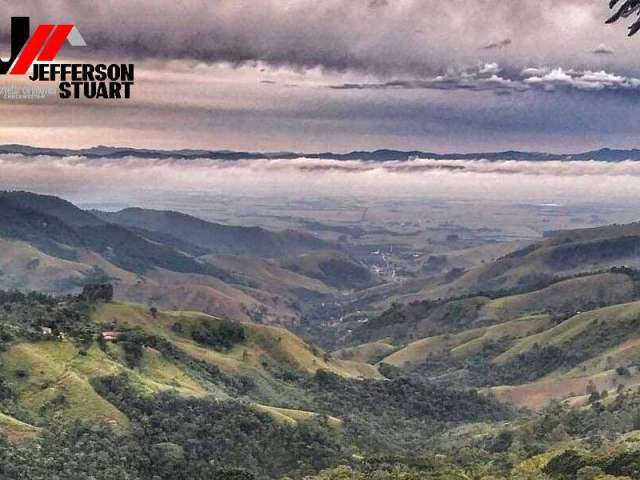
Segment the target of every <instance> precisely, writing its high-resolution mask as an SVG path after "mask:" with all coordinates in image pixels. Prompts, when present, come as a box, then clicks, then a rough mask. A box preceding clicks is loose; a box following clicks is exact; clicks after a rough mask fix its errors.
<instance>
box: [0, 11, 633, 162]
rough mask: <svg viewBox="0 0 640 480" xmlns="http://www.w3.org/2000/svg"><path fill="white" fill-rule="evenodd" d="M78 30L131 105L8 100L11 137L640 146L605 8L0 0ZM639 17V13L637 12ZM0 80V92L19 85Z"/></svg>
mask: <svg viewBox="0 0 640 480" xmlns="http://www.w3.org/2000/svg"><path fill="white" fill-rule="evenodd" d="M0 11H1V12H3V13H4V15H2V17H0V45H2V46H1V47H0V55H2V56H6V55H7V53H8V48H7V44H8V39H9V26H10V17H11V16H12V15H13V16H17V15H26V16H31V17H32V30H33V29H34V28H35V25H37V24H39V23H43V22H52V23H62V22H73V23H75V25H76V26H77V28H78V30H79V31H80V33H81V34H82V36H83V37H84V39H85V41H86V42H87V44H88V46H87V47H85V48H84V49H78V48H73V47H65V49H64V50H63V54H62V60H63V61H75V60H77V61H83V62H92V63H106V62H116V63H123V62H127V63H128V62H134V63H135V64H136V86H135V88H134V91H133V95H134V98H133V100H130V101H100V102H96V101H84V102H78V101H69V100H64V101H63V100H57V99H54V98H53V99H50V100H47V101H42V100H39V101H32V102H18V101H15V100H0V104H1V108H2V109H3V114H2V116H1V117H0V143H23V144H31V145H39V146H61V147H80V146H93V145H98V144H103V145H118V146H125V145H128V146H139V147H154V148H211V149H237V150H252V151H255V150H270V151H280V150H297V151H326V150H331V151H348V150H355V149H376V148H399V149H421V150H427V151H438V152H451V151H458V152H462V151H486V150H502V149H512V148H517V149H532V150H545V151H557V152H567V151H581V150H588V149H591V148H596V147H600V146H612V147H625V148H627V147H637V146H640V141H638V132H640V116H639V115H638V108H639V107H640V102H639V101H638V99H640V61H639V60H640V55H639V54H638V52H639V51H640V50H639V48H638V47H639V46H640V34H639V35H638V36H637V37H634V38H631V39H629V38H627V36H626V27H627V24H628V22H622V23H618V24H615V25H605V24H604V20H605V19H606V18H607V16H608V15H609V9H608V0H555V1H552V0H437V1H436V0H260V1H255V0H218V1H205V0H183V1H175V0H172V1H169V0H156V1H139V2H131V1H125V0H103V1H101V2H93V1H91V2H89V1H82V2H80V1H77V0H76V1H71V0H49V1H34V0H32V1H29V0H25V1H21V2H15V1H9V0H0ZM627 20H631V19H627ZM15 82H16V80H15V78H11V77H10V76H6V77H3V78H0V86H2V85H8V84H11V83H15Z"/></svg>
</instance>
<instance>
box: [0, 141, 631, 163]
mask: <svg viewBox="0 0 640 480" xmlns="http://www.w3.org/2000/svg"><path fill="white" fill-rule="evenodd" d="M0 154H19V155H25V156H38V155H49V156H53V157H66V156H80V157H86V158H116V159H117V158H123V157H138V158H180V159H195V158H209V159H212V160H240V159H255V160H259V159H269V158H284V159H287V158H300V157H306V158H324V159H332V160H365V161H377V162H382V161H403V160H409V159H411V158H416V157H418V158H432V159H436V160H472V159H479V158H481V159H485V160H492V161H499V160H523V161H524V160H526V161H545V160H565V161H567V160H597V161H603V162H621V161H625V160H634V161H635V160H640V149H632V150H616V149H611V148H602V149H600V150H592V151H588V152H583V153H576V154H556V153H544V152H521V151H516V150H507V151H504V152H480V153H445V154H443V153H433V152H423V151H419V150H413V151H401V150H386V149H385V150H375V151H353V152H350V153H333V152H322V153H299V152H239V151H231V150H191V149H185V150H153V149H139V148H127V147H106V146H98V147H92V148H85V149H79V150H71V149H65V148H39V147H29V146H25V145H0Z"/></svg>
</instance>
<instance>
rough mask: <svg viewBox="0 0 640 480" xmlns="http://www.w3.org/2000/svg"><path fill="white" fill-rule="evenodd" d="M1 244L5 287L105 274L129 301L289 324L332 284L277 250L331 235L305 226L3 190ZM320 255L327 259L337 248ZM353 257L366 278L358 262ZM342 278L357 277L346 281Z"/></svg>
mask: <svg viewBox="0 0 640 480" xmlns="http://www.w3.org/2000/svg"><path fill="white" fill-rule="evenodd" d="M175 232H181V235H180V238H176V237H175V236H174V235H173V234H174V233H175ZM183 232H184V234H183ZM0 242H1V243H2V245H3V249H2V251H0V288H5V289H20V290H30V289H34V290H38V291H44V292H48V293H53V294H60V293H70V292H71V293H73V292H77V291H79V290H80V289H81V288H82V286H83V285H85V284H87V283H95V282H104V281H109V282H111V283H113V284H114V286H115V290H116V297H117V298H119V299H121V300H125V301H135V302H141V303H153V304H156V305H158V306H159V307H163V308H175V309H192V310H200V311H204V312H207V313H211V314H215V315H223V316H229V317H233V318H238V319H244V320H248V319H254V320H256V319H259V320H260V321H266V322H279V323H287V324H292V323H295V322H296V321H298V320H299V317H300V308H299V305H298V302H299V301H300V299H306V298H314V299H315V298H321V297H322V296H326V295H331V294H333V293H334V292H335V289H334V288H332V286H331V285H327V284H325V283H323V281H322V278H320V279H318V278H317V277H318V275H315V276H314V278H312V277H310V276H305V274H304V272H301V273H295V272H292V271H291V270H287V269H285V268H282V266H280V265H279V262H280V260H279V259H278V258H271V257H274V256H275V257H278V256H287V257H289V256H291V255H296V254H303V253H302V252H308V251H311V252H313V251H314V249H321V248H322V249H325V248H327V246H328V244H327V243H325V242H323V241H321V240H319V239H316V238H315V237H313V236H311V235H307V234H303V233H299V232H294V231H286V232H270V231H267V230H264V229H262V228H248V227H233V226H226V225H219V224H212V223H209V222H205V221H202V220H199V219H197V218H195V217H191V216H188V215H183V214H179V213H176V212H156V211H151V210H142V209H128V210H125V211H122V212H117V213H114V214H106V213H102V212H87V211H84V210H82V209H80V208H78V207H76V206H75V205H73V204H71V203H69V202H67V201H65V200H62V199H59V198H57V197H51V196H43V195H37V194H33V193H29V192H2V193H0ZM324 251H325V250H320V252H324ZM222 253H226V255H223V254H222ZM232 253H233V254H232ZM249 253H250V255H249ZM235 254H239V255H235ZM261 255H262V257H261ZM318 255H319V258H320V259H321V260H322V259H323V258H325V259H326V260H327V261H329V262H330V261H333V260H331V259H332V258H333V257H335V256H336V255H338V253H335V252H333V251H332V253H331V255H330V256H329V255H328V254H323V253H318ZM323 255H325V257H323ZM341 258H342V257H341ZM348 261H350V262H352V263H353V266H352V267H351V268H352V269H356V268H359V269H360V270H359V271H358V273H359V274H360V277H361V276H362V272H363V270H362V267H361V266H359V265H357V264H356V263H355V262H353V261H351V260H348ZM345 262H346V261H345ZM364 273H365V274H366V273H367V272H366V271H364ZM360 277H357V276H354V278H353V282H354V283H355V284H358V282H360V281H361V278H360ZM326 279H327V280H328V281H331V280H332V277H331V276H330V275H329V276H327V277H326ZM339 286H340V287H343V288H346V287H349V286H353V285H350V284H349V281H348V280H347V281H344V282H342V283H341V284H340V285H339Z"/></svg>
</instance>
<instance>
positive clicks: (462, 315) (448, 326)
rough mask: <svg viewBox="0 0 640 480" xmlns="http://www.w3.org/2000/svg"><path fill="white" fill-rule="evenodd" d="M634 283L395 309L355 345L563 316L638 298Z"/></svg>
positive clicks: (556, 287)
mask: <svg viewBox="0 0 640 480" xmlns="http://www.w3.org/2000/svg"><path fill="white" fill-rule="evenodd" d="M637 292H638V291H637V286H636V280H635V279H634V278H631V276H630V275H629V274H626V273H611V272H609V273H599V274H594V275H586V276H581V277H576V278H570V279H566V280H560V281H551V282H549V283H548V284H547V285H546V286H544V288H541V289H535V290H533V291H529V292H527V293H521V294H516V295H513V294H510V292H506V293H505V294H504V295H502V296H499V295H496V298H493V299H492V298H489V297H487V296H468V297H464V298H459V299H453V300H445V301H429V300H425V301H415V302H411V303H409V304H405V305H402V304H395V305H394V306H392V307H391V308H390V309H388V310H387V311H385V312H384V313H383V314H382V315H380V316H379V317H376V318H373V319H371V320H369V321H368V322H367V323H365V324H363V325H360V326H358V328H357V329H356V330H355V331H354V332H353V335H352V337H353V339H354V341H357V342H367V341H372V340H376V339H381V338H387V337H391V338H393V339H395V341H396V342H397V341H400V342H403V341H404V342H407V341H411V340H417V339H420V338H426V337H432V336H437V335H444V334H448V333H449V334H450V333H457V332H462V331H465V330H469V329H473V328H478V327H482V326H489V325H495V324H499V323H503V322H506V321H510V320H514V319H516V318H519V317H523V316H527V315H537V314H545V313H546V314H551V315H561V314H569V313H575V312H577V311H581V310H589V309H592V308H595V307H598V306H603V305H612V304H618V303H623V302H628V301H630V300H633V299H634V298H637Z"/></svg>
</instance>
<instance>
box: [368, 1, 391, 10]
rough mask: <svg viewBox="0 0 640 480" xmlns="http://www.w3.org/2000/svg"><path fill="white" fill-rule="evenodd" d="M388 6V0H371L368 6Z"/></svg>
mask: <svg viewBox="0 0 640 480" xmlns="http://www.w3.org/2000/svg"><path fill="white" fill-rule="evenodd" d="M388 6H389V0H371V1H370V2H369V8H384V7H388Z"/></svg>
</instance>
